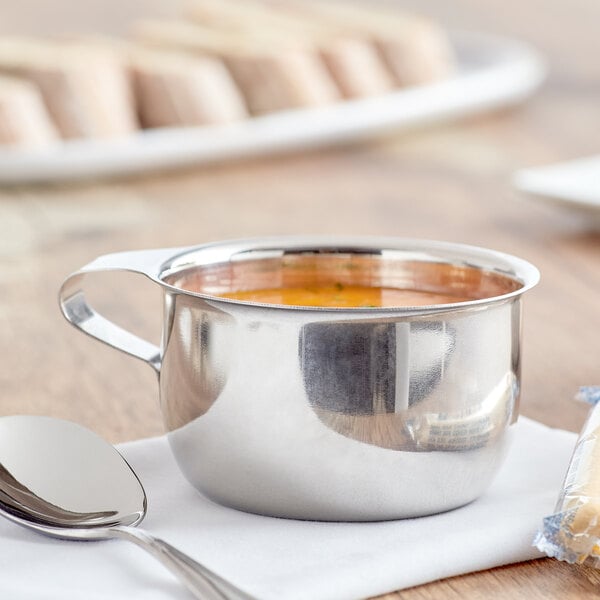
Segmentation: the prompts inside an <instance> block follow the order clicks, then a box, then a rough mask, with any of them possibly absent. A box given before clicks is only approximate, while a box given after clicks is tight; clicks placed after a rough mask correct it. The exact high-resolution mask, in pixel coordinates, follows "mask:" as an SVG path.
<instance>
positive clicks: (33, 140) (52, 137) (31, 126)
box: [0, 76, 59, 148]
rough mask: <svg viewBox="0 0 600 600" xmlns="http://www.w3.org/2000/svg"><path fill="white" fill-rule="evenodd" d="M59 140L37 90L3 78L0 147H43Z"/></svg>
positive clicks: (0, 92) (1, 79)
mask: <svg viewBox="0 0 600 600" xmlns="http://www.w3.org/2000/svg"><path fill="white" fill-rule="evenodd" d="M58 137H59V136H58V132H57V131H56V128H55V127H54V124H53V123H52V120H51V119H50V115H49V114H48V111H47V110H46V106H45V105H44V101H43V99H42V95H41V94H40V92H39V90H38V89H37V87H36V86H35V85H34V84H32V83H30V82H28V81H24V80H19V79H16V78H14V77H3V76H0V146H4V145H8V146H22V147H27V148H31V147H43V146H47V145H48V144H51V143H53V142H55V141H56V140H57V139H58Z"/></svg>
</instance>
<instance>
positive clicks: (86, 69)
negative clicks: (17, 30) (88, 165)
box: [0, 38, 137, 138]
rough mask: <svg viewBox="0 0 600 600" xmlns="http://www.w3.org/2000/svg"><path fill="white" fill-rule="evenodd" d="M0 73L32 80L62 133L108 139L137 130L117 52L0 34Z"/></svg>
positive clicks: (73, 43)
mask: <svg viewBox="0 0 600 600" xmlns="http://www.w3.org/2000/svg"><path fill="white" fill-rule="evenodd" d="M0 73H5V74H11V75H16V76H19V77H21V78H24V79H27V80H29V81H32V82H33V83H35V84H36V85H37V86H38V88H39V90H40V92H41V94H42V97H43V99H44V103H45V105H46V107H47V109H48V112H49V113H50V115H51V117H52V119H53V121H54V123H55V124H56V127H57V129H58V131H59V132H60V135H61V136H62V137H63V138H109V137H116V136H122V135H128V134H130V133H132V132H134V131H135V130H136V129H137V119H136V116H135V107H134V104H133V96H132V92H131V88H130V85H129V80H128V76H127V72H126V69H125V66H124V64H123V63H122V60H121V59H120V57H119V56H118V54H117V53H116V52H115V51H113V50H110V49H106V48H99V47H96V46H93V45H89V44H85V43H83V42H64V41H56V40H41V39H40V40H33V39H28V38H3V39H0Z"/></svg>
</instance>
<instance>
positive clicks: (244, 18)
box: [187, 0, 394, 98]
mask: <svg viewBox="0 0 600 600" xmlns="http://www.w3.org/2000/svg"><path fill="white" fill-rule="evenodd" d="M295 12H296V14H293V12H290V11H286V10H285V8H284V5H283V4H282V5H269V4H268V3H264V2H260V0H244V1H237V0H235V1H234V0H194V2H193V3H192V4H191V5H190V7H189V9H188V12H187V15H188V16H189V18H190V19H192V20H194V21H195V22H198V23H201V24H202V25H204V26H206V27H212V28H217V29H221V30H225V31H232V32H236V31H237V32H238V33H239V34H241V35H245V36H254V37H255V38H256V39H260V37H261V36H262V35H269V36H271V37H273V36H278V37H279V38H280V39H282V40H283V39H285V38H286V37H290V36H292V37H295V38H299V39H302V40H304V41H305V42H308V43H311V44H313V45H314V46H315V47H316V48H317V49H318V51H319V53H320V55H321V59H322V60H323V62H324V63H325V65H326V67H327V68H328V70H329V72H330V74H331V76H332V78H333V79H334V81H335V82H336V84H337V86H338V89H339V90H340V92H341V94H342V96H344V97H346V98H356V97H362V96H371V95H376V94H381V93H385V92H387V91H389V90H390V89H392V88H393V87H394V81H393V78H392V76H391V74H390V73H389V71H388V70H387V69H386V67H385V65H384V64H383V62H382V59H381V57H380V55H379V53H378V51H377V48H376V47H375V46H374V45H373V43H372V42H371V41H370V40H369V39H367V38H366V36H365V35H363V34H356V33H348V32H347V31H345V30H344V29H343V28H340V27H338V26H337V25H335V24H333V23H327V22H325V21H323V20H319V19H316V18H313V17H312V16H311V15H310V14H302V12H300V11H295Z"/></svg>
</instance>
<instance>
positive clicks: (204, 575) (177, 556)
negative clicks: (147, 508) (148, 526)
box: [109, 525, 256, 600]
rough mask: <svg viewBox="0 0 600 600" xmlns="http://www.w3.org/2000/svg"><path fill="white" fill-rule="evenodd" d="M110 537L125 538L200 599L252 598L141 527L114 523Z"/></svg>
mask: <svg viewBox="0 0 600 600" xmlns="http://www.w3.org/2000/svg"><path fill="white" fill-rule="evenodd" d="M109 531H110V533H111V534H112V536H113V537H118V538H121V539H126V540H129V541H130V542H133V543H134V544H136V545H137V546H139V547H140V548H143V549H144V550H146V551H147V552H148V553H149V554H151V555H152V556H154V558H156V559H158V560H159V561H160V562H161V563H162V564H163V566H165V567H166V568H167V569H169V571H171V573H172V574H173V575H175V577H177V578H178V579H179V580H180V581H181V582H182V583H183V584H184V585H185V586H186V587H187V588H188V590H189V591H190V592H191V593H192V594H193V595H194V596H195V597H196V598H201V599H202V600H256V599H255V598H254V597H253V596H250V595H249V594H246V593H245V592H243V591H242V590H240V589H239V588H237V587H235V586H234V585H233V584H231V583H229V582H228V581H225V579H223V578H222V577H219V575H217V574H216V573H213V572H212V571H211V570H210V569H208V568H207V567H205V566H203V565H201V564H200V563H198V562H196V561H195V560H194V559H192V558H191V557H189V556H188V555H187V554H184V553H183V552H181V550H178V549H177V548H175V547H174V546H171V544H168V543H167V542H165V541H163V540H161V539H159V538H156V537H154V536H152V535H150V534H149V533H147V532H145V531H144V530H142V529H138V528H136V527H127V526H124V525H118V526H115V527H111V528H110V530H109Z"/></svg>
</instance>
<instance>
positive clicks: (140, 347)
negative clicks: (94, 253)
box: [59, 248, 184, 373]
mask: <svg viewBox="0 0 600 600" xmlns="http://www.w3.org/2000/svg"><path fill="white" fill-rule="evenodd" d="M183 250H184V249H182V248H169V249H163V250H141V251H137V252H119V253H116V254H107V255H105V256H100V257H99V258H97V259H96V260H94V261H92V262H91V263H89V264H88V265H86V266H85V267H82V268H81V269H80V270H79V271H76V272H75V273H73V274H71V275H69V277H67V279H65V281H64V283H63V284H62V286H61V288H60V292H59V304H60V309H61V311H62V313H63V315H64V317H65V318H66V319H67V321H69V323H71V324H72V325H74V326H75V327H77V328H78V329H81V331H83V332H84V333H87V334H88V335H90V336H92V337H94V338H96V339H98V340H100V341H101V342H104V343H105V344H108V345H109V346H112V347H113V348H116V349H117V350H121V351H122V352H125V353H126V354H130V355H131V356H134V357H135V358H139V359H141V360H143V361H144V362H147V363H148V364H149V365H150V366H151V367H152V368H153V369H154V370H155V371H156V372H157V373H159V372H160V365H161V358H162V357H161V349H160V348H159V347H158V346H156V345H154V344H152V343H150V342H147V341H146V340H143V339H142V338H140V337H138V336H137V335H134V334H133V333H130V332H129V331H126V330H125V329H122V328H121V327H119V326H118V325H115V324H114V323H113V322H112V321H109V320H108V319H107V318H105V317H103V316H102V315H101V314H100V313H98V312H96V311H95V310H94V308H93V307H92V306H91V305H90V304H88V301H87V299H86V297H85V292H84V286H83V282H84V279H85V277H86V276H87V275H88V274H90V273H94V272H107V271H130V272H132V273H139V274H141V275H145V276H146V277H148V278H150V279H151V280H152V281H155V282H158V281H159V274H160V271H161V266H162V265H163V264H164V262H165V261H166V260H167V259H168V258H170V257H173V256H176V255H177V254H179V253H180V252H181V251H183Z"/></svg>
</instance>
